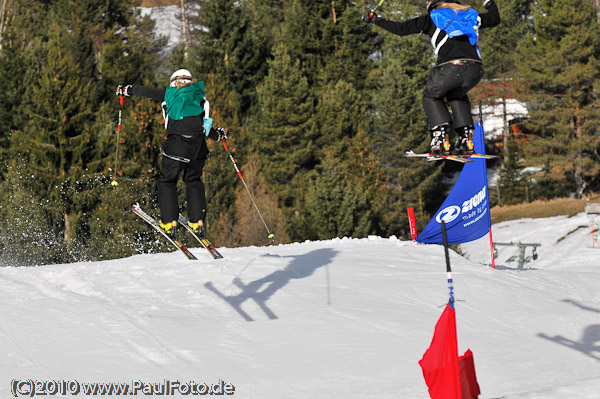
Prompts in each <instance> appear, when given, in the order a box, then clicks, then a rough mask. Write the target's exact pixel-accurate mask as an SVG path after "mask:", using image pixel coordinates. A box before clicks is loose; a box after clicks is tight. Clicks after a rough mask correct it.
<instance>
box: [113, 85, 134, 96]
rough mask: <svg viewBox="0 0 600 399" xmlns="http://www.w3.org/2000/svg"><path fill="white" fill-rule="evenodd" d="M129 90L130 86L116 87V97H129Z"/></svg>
mask: <svg viewBox="0 0 600 399" xmlns="http://www.w3.org/2000/svg"><path fill="white" fill-rule="evenodd" d="M129 90H131V85H125V86H124V85H119V86H117V93H116V94H117V96H120V95H123V96H126V97H129V95H130V93H129Z"/></svg>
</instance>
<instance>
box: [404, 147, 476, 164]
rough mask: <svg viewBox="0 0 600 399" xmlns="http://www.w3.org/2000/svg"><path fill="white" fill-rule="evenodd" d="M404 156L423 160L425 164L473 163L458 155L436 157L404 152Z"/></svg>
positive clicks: (408, 151)
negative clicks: (438, 162) (445, 161)
mask: <svg viewBox="0 0 600 399" xmlns="http://www.w3.org/2000/svg"><path fill="white" fill-rule="evenodd" d="M404 156H405V157H406V158H424V159H425V160H426V161H427V162H433V161H443V160H448V161H456V162H460V163H467V162H473V161H471V160H470V159H467V158H463V157H462V156H458V155H436V154H429V153H424V154H417V153H415V152H414V151H413V150H407V151H404Z"/></svg>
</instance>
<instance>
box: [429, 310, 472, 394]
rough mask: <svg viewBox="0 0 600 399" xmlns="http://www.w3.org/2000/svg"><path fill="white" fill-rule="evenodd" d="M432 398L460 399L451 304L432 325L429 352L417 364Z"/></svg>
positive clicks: (453, 314) (454, 320)
mask: <svg viewBox="0 0 600 399" xmlns="http://www.w3.org/2000/svg"><path fill="white" fill-rule="evenodd" d="M419 365H420V366H421V368H422V369H423V377H425V383H426V384H427V386H428V387H429V396H431V399H462V393H461V386H460V371H459V365H458V346H457V340H456V314H455V311H454V309H453V308H451V307H450V303H448V304H447V305H446V309H444V313H442V316H441V317H440V319H439V320H438V322H437V324H436V325H435V332H434V333H433V339H432V340H431V345H429V349H427V351H426V352H425V354H424V355H423V358H422V359H421V360H420V361H419Z"/></svg>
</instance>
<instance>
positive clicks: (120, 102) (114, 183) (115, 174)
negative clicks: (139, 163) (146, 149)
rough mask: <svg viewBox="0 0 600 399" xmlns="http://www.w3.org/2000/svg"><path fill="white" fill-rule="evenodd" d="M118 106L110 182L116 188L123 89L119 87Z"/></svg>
mask: <svg viewBox="0 0 600 399" xmlns="http://www.w3.org/2000/svg"><path fill="white" fill-rule="evenodd" d="M119 104H120V105H121V108H119V123H118V124H117V149H116V152H115V172H114V176H113V180H112V181H111V182H110V184H111V185H113V186H118V185H119V183H117V165H118V163H119V140H120V139H121V137H120V136H121V114H122V113H123V89H122V88H120V87H119Z"/></svg>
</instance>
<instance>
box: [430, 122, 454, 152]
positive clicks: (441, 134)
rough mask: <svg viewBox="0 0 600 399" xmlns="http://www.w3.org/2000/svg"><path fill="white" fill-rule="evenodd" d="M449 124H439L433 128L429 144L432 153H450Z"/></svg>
mask: <svg viewBox="0 0 600 399" xmlns="http://www.w3.org/2000/svg"><path fill="white" fill-rule="evenodd" d="M448 130H449V129H448V125H439V126H436V127H434V128H432V129H431V134H432V135H433V138H432V139H431V143H430V144H429V146H430V147H431V150H430V153H431V154H434V155H449V154H450V133H449V132H448Z"/></svg>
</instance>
